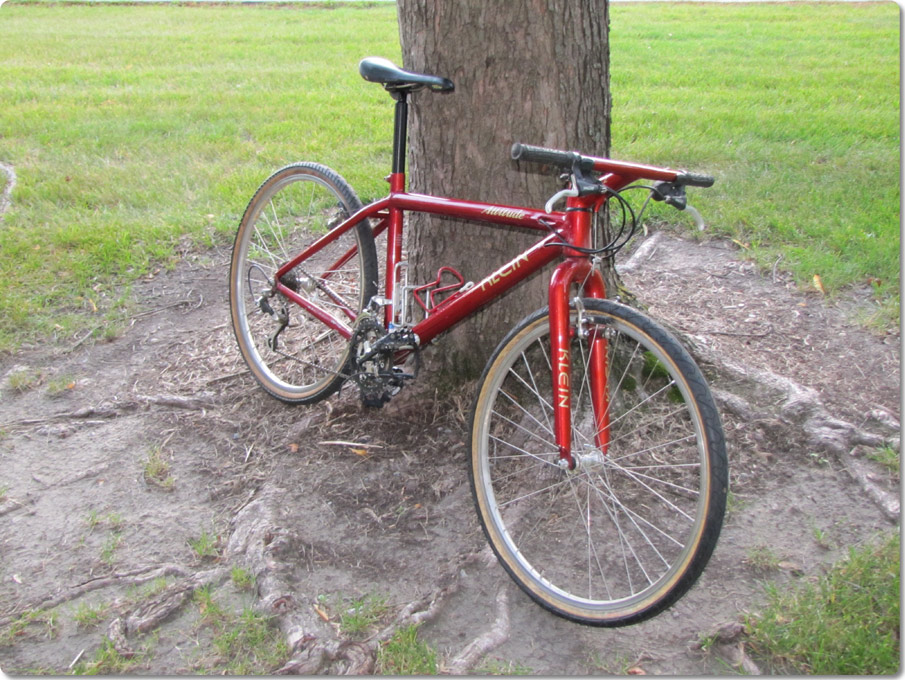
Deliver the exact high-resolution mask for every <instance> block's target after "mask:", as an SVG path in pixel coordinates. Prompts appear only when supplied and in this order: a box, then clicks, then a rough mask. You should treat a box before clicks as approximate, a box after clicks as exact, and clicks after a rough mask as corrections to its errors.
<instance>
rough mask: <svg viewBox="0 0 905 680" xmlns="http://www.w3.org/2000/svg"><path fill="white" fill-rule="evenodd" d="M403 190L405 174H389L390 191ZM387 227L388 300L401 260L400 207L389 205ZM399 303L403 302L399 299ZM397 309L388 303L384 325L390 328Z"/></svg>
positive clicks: (394, 297) (398, 191)
mask: <svg viewBox="0 0 905 680" xmlns="http://www.w3.org/2000/svg"><path fill="white" fill-rule="evenodd" d="M403 191H405V174H404V173H393V174H392V175H390V193H391V194H392V193H401V192H403ZM389 213H390V215H389V228H388V229H387V254H386V288H385V289H384V295H385V296H386V297H387V298H388V299H390V300H396V285H397V284H398V283H399V282H398V281H397V280H396V276H397V273H398V272H397V271H396V265H397V264H398V263H399V262H401V261H402V224H403V211H402V209H401V208H396V207H393V206H390V209H389ZM400 304H405V302H404V301H400ZM396 313H397V310H396V308H395V304H389V305H387V306H386V307H385V311H384V326H385V327H386V328H390V327H391V324H393V323H394V322H395V318H394V317H395V316H396Z"/></svg>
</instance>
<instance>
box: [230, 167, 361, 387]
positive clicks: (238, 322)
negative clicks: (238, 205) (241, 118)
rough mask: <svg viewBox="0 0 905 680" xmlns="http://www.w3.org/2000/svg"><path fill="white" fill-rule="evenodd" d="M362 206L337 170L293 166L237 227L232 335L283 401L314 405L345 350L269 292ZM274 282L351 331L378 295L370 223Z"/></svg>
mask: <svg viewBox="0 0 905 680" xmlns="http://www.w3.org/2000/svg"><path fill="white" fill-rule="evenodd" d="M361 207H362V206H361V201H359V200H358V197H357V196H356V195H355V192H354V191H352V188H351V187H350V186H349V185H348V184H347V183H346V181H345V180H344V179H343V178H342V177H340V176H339V175H338V174H336V173H335V172H333V171H332V170H330V169H329V168H327V167H325V166H323V165H318V164H314V163H298V164H295V165H290V166H287V167H285V168H283V169H281V170H279V171H277V172H276V173H274V174H273V175H272V176H271V177H270V178H268V179H267V180H266V181H265V182H264V183H263V184H262V185H261V187H260V188H259V189H258V191H257V192H256V193H255V195H254V197H253V198H252V199H251V202H250V203H249V204H248V207H247V208H246V210H245V214H244V215H243V217H242V221H241V223H240V224H239V231H238V233H237V234H236V240H235V244H234V246H233V255H232V263H231V266H230V275H229V298H230V312H231V315H232V324H233V330H234V332H235V335H236V339H237V341H238V343H239V349H240V350H241V352H242V356H243V357H244V359H245V361H246V363H247V364H248V366H249V368H250V369H251V372H252V374H254V376H255V378H256V379H257V380H258V382H259V383H260V384H261V385H262V386H263V387H264V389H265V390H267V391H268V392H269V393H270V394H272V395H273V396H275V397H277V398H278V399H281V400H282V401H286V402H291V403H300V404H304V403H312V402H315V401H319V400H321V399H323V398H325V397H327V396H329V395H330V394H332V393H333V392H335V391H336V390H337V389H339V386H340V384H341V383H342V381H343V380H344V379H345V375H344V373H345V370H346V368H347V366H348V364H349V361H350V358H351V357H350V354H351V350H350V344H349V341H348V340H347V339H346V337H344V336H343V334H342V333H340V332H339V331H337V330H335V329H332V328H330V327H329V326H327V325H325V324H324V323H323V322H322V321H319V320H318V319H316V318H314V317H313V316H311V315H310V314H309V313H308V312H306V311H305V310H304V309H303V308H302V307H300V306H299V305H297V304H296V303H294V302H292V301H291V300H289V299H288V298H287V297H284V296H283V295H282V294H280V293H277V292H275V289H274V277H275V275H276V272H277V270H278V269H279V268H280V267H281V266H282V265H283V264H285V263H286V262H288V261H289V260H290V259H292V258H293V257H295V256H296V255H298V254H299V253H301V252H302V251H303V250H304V249H305V248H306V247H307V246H309V245H310V244H311V243H313V242H315V241H316V240H317V239H319V238H320V237H322V236H323V235H325V234H326V233H327V232H328V231H330V230H331V229H333V228H335V227H336V226H338V225H339V224H341V223H342V222H343V221H344V220H346V219H347V218H348V217H350V216H351V215H353V214H354V213H355V212H357V211H358V210H360V209H361ZM282 283H283V284H284V285H285V286H286V287H288V288H289V289H291V290H293V291H294V292H295V293H297V294H298V295H300V296H302V297H303V298H306V299H308V300H310V301H311V302H313V303H315V304H316V305H317V306H318V307H319V308H321V309H323V310H325V311H326V312H327V313H328V314H329V315H331V316H332V317H334V318H335V319H336V320H337V321H339V322H341V323H342V324H343V325H344V326H346V327H351V326H352V324H353V323H354V320H355V318H356V316H357V315H358V313H359V312H360V311H361V310H362V309H363V307H364V306H365V305H366V304H367V303H368V301H369V300H370V299H371V297H373V296H374V295H375V294H376V292H377V255H376V251H375V247H374V237H373V235H372V233H371V230H370V226H369V224H368V221H367V220H363V221H362V222H360V223H359V224H358V225H356V226H355V227H353V228H352V229H350V230H349V231H347V232H345V233H344V234H343V235H342V236H340V237H339V238H337V239H336V240H335V241H333V242H332V243H330V244H329V245H327V246H326V247H324V248H322V249H321V250H320V251H318V252H317V253H315V254H313V255H312V256H311V257H310V258H308V259H306V260H304V261H303V262H301V263H300V264H299V265H298V266H296V267H295V268H294V269H292V270H291V271H289V272H287V273H286V274H284V275H283V277H282Z"/></svg>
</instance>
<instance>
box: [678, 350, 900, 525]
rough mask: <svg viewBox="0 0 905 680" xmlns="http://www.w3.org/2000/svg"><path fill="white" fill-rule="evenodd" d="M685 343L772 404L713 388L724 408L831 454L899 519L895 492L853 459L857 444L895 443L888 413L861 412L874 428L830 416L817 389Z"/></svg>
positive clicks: (896, 425)
mask: <svg viewBox="0 0 905 680" xmlns="http://www.w3.org/2000/svg"><path fill="white" fill-rule="evenodd" d="M686 344H687V346H689V347H690V348H691V351H692V352H693V353H694V354H695V355H696V356H697V357H698V359H700V360H701V361H702V363H704V364H709V365H711V366H713V367H714V368H715V369H716V370H717V371H718V372H719V373H720V374H721V375H722V376H724V377H726V378H728V379H729V380H730V381H734V382H736V383H741V384H746V385H748V386H750V390H749V391H751V392H753V393H754V396H755V397H757V401H758V403H759V404H773V405H775V406H774V407H773V408H769V407H768V408H767V409H765V408H763V407H761V406H757V405H754V404H753V403H752V402H751V401H749V400H747V399H745V398H744V397H742V396H740V395H739V394H738V391H733V392H728V391H726V390H721V389H713V396H714V398H715V399H716V400H717V401H718V402H720V403H721V404H722V405H723V406H724V407H725V408H727V409H728V410H729V411H731V412H733V413H734V414H735V415H737V416H738V417H739V418H741V419H742V420H745V421H747V422H757V423H758V424H759V425H760V426H761V427H763V428H764V429H767V430H774V431H775V433H774V434H775V435H777V436H778V437H782V438H785V439H786V440H790V441H795V440H802V441H801V443H802V444H803V445H804V446H805V447H807V448H809V449H811V450H813V451H815V452H824V453H828V454H831V455H833V456H835V457H836V458H837V459H838V460H839V461H840V462H841V463H842V464H843V465H844V466H845V467H846V469H848V470H849V472H850V473H851V475H852V477H853V478H854V479H855V480H856V481H857V482H858V483H859V484H860V485H861V487H862V488H863V489H864V491H865V493H866V494H867V495H868V496H869V497H870V498H871V499H872V500H874V502H876V503H877V504H878V505H879V507H880V508H881V509H882V510H883V512H884V513H885V514H886V515H887V517H888V518H889V519H890V520H892V521H896V520H898V518H899V511H900V503H899V499H898V495H897V493H893V492H891V491H886V490H884V489H882V488H881V487H880V486H879V485H877V484H875V483H873V482H872V481H871V479H870V473H869V472H865V471H864V467H865V464H864V461H859V460H856V459H855V456H857V455H858V452H859V451H860V450H861V447H867V448H878V447H882V446H890V447H892V448H894V449H896V450H898V449H899V446H900V441H899V423H898V422H897V421H896V419H895V418H894V417H893V416H892V415H890V414H889V413H887V412H886V411H883V410H880V409H876V410H875V411H872V412H871V413H868V414H866V418H865V422H870V423H872V425H873V429H874V430H876V431H869V430H866V429H864V428H863V427H858V426H856V425H853V424H852V423H849V422H846V421H844V420H840V419H838V418H834V417H833V416H831V415H830V413H829V412H828V411H827V410H826V407H825V406H824V404H823V401H822V400H821V398H820V395H819V394H818V392H817V390H814V389H812V388H810V387H805V386H804V385H800V384H798V383H796V382H795V381H794V380H791V379H789V378H787V377H785V376H780V375H777V374H775V373H772V372H770V371H766V370H760V369H754V368H751V367H748V366H740V365H738V364H736V363H734V362H732V361H729V360H727V359H725V358H723V357H721V356H719V355H717V354H716V353H714V352H712V351H710V350H708V349H706V348H704V347H701V346H700V345H695V344H693V343H692V342H690V341H689V342H687V343H686ZM878 432H882V433H883V434H878Z"/></svg>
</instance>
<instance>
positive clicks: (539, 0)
mask: <svg viewBox="0 0 905 680" xmlns="http://www.w3.org/2000/svg"><path fill="white" fill-rule="evenodd" d="M398 9H399V26H400V35H401V41H402V51H403V63H404V66H405V68H408V69H410V70H413V71H419V72H427V73H433V74H436V75H442V76H446V77H448V78H450V79H452V80H453V82H455V85H456V89H455V92H454V93H452V94H450V95H437V94H434V93H428V92H424V91H422V92H419V93H417V94H416V95H415V96H413V97H412V98H411V114H410V126H409V149H410V154H409V158H410V162H409V187H410V189H411V190H412V191H416V192H423V193H432V194H437V195H441V196H451V197H455V198H465V199H470V200H477V201H486V202H491V203H500V204H504V205H506V204H508V205H516V206H518V205H521V206H530V207H536V206H542V205H543V204H544V202H545V201H546V200H547V198H549V197H550V196H551V195H552V194H553V193H554V192H556V191H558V190H559V189H560V188H562V185H561V183H560V182H559V181H558V179H557V177H556V176H551V175H549V174H546V175H545V174H541V172H540V168H538V167H536V166H531V165H530V164H520V165H521V167H519V166H518V165H517V164H516V163H515V162H513V161H511V160H510V158H509V149H510V147H511V145H512V143H513V142H524V143H527V144H535V145H540V146H547V147H552V148H560V149H568V150H579V151H582V152H583V153H586V154H589V155H598V156H606V155H607V154H608V152H609V144H610V96H609V45H608V30H609V20H608V12H607V0H507V2H505V3H499V2H488V1H487V0H456V1H455V2H435V1H434V0H398ZM536 239H537V233H536V232H529V233H525V232H523V231H518V230H515V229H513V230H500V229H497V228H491V227H488V226H487V225H473V224H463V223H459V222H454V221H450V220H445V219H438V218H428V217H425V216H413V219H412V221H411V223H410V225H409V228H408V242H407V244H406V247H407V248H408V251H409V256H410V259H411V260H413V261H414V262H416V263H418V268H413V270H412V271H411V272H410V282H412V283H414V282H418V283H423V282H427V281H430V280H433V279H434V278H435V276H436V272H437V270H438V269H439V267H441V266H444V265H448V266H452V267H454V268H455V269H457V270H458V271H459V272H461V273H462V274H463V276H464V277H465V279H466V281H469V280H470V281H478V280H480V279H481V278H482V277H484V276H485V275H487V274H489V273H490V272H492V271H494V270H495V269H496V268H497V267H499V266H500V265H502V264H504V263H505V262H507V261H509V260H510V259H512V258H513V257H515V255H517V254H518V253H519V252H520V251H522V250H524V249H525V248H526V247H528V246H529V245H530V244H531V243H533V242H534V241H536ZM604 267H605V268H606V269H608V270H609V271H604V275H605V279H608V280H611V281H612V280H615V279H614V275H615V271H614V270H613V269H612V263H611V262H609V263H606V264H605V265H604ZM608 274H609V275H608ZM548 280H549V272H545V273H544V274H543V275H541V276H537V277H534V278H533V279H532V280H530V281H528V282H526V283H525V284H523V285H522V286H521V287H519V288H517V289H516V290H515V291H513V292H512V293H510V294H509V295H507V296H506V298H505V299H504V301H503V302H497V303H495V304H493V305H491V306H490V307H488V308H487V309H485V310H484V311H483V312H482V313H481V314H479V315H477V316H476V317H473V318H472V319H469V320H467V321H466V322H464V323H463V324H462V325H460V327H459V328H457V329H456V330H455V331H453V333H452V334H450V336H447V338H444V340H443V346H444V348H445V351H444V352H443V353H442V354H441V353H439V352H434V353H432V354H433V360H434V361H436V360H437V358H438V357H439V358H441V365H440V368H442V369H445V370H449V371H453V372H455V373H456V374H458V375H463V374H464V375H475V374H477V373H478V372H479V371H480V370H481V368H482V367H483V364H484V362H485V361H486V360H487V358H488V356H489V355H490V353H491V352H492V351H493V348H494V347H495V346H496V344H497V343H498V342H499V341H500V340H501V339H502V337H503V336H504V335H505V333H506V332H507V331H508V330H509V329H510V328H511V327H512V326H513V325H514V324H515V323H517V322H518V321H519V320H520V319H521V318H522V317H524V316H525V315H527V314H528V313H530V312H532V311H534V310H535V309H538V308H539V307H542V306H544V305H546V303H547V298H546V284H547V282H548ZM614 292H615V291H614Z"/></svg>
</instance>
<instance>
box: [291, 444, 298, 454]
mask: <svg viewBox="0 0 905 680" xmlns="http://www.w3.org/2000/svg"><path fill="white" fill-rule="evenodd" d="M289 451H290V453H298V452H299V445H298V444H295V443H293V444H290V445H289Z"/></svg>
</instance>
